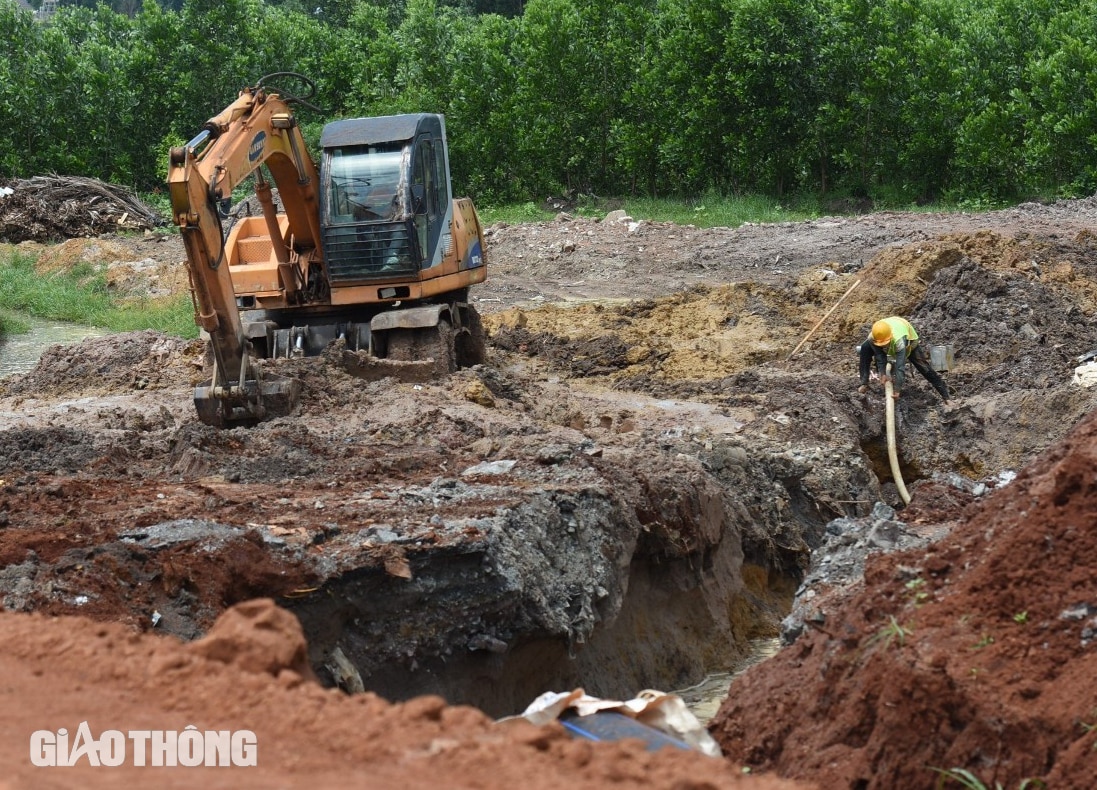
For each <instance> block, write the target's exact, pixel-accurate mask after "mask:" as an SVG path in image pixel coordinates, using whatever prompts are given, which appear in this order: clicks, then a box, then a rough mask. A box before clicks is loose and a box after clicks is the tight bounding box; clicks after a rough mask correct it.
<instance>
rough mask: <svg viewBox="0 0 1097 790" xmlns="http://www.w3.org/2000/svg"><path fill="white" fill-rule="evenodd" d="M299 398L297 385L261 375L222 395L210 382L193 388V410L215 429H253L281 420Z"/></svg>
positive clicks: (299, 384)
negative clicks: (259, 425)
mask: <svg viewBox="0 0 1097 790" xmlns="http://www.w3.org/2000/svg"><path fill="white" fill-rule="evenodd" d="M300 394H301V382H299V381H298V380H297V379H292V378H286V377H285V376H275V375H270V374H267V375H264V376H263V377H262V378H260V379H258V380H255V379H248V380H247V381H245V382H244V384H243V386H240V387H233V388H232V389H231V390H230V391H229V392H226V391H225V389H224V388H223V387H219V386H215V385H214V383H213V380H212V379H211V380H210V381H207V382H206V383H205V384H203V385H201V386H199V387H195V389H194V406H195V408H196V409H197V410H198V419H200V420H201V421H202V422H204V423H205V424H206V425H212V426H214V427H215V428H233V427H237V426H250V425H255V424H256V423H258V422H261V421H263V420H270V419H273V418H275V417H284V416H286V415H287V414H289V413H290V412H291V411H293V409H294V407H295V406H296V405H297V400H298V397H299V396H300Z"/></svg>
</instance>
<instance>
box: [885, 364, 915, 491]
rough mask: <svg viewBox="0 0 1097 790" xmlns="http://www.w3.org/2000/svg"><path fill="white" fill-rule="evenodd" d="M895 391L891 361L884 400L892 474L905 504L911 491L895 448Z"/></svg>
mask: <svg viewBox="0 0 1097 790" xmlns="http://www.w3.org/2000/svg"><path fill="white" fill-rule="evenodd" d="M893 393H894V389H893V388H892V386H891V363H888V367H887V381H886V382H885V383H884V400H885V401H886V403H885V409H884V411H885V412H887V430H888V462H889V463H890V464H891V476H892V477H894V478H895V487H896V488H898V489H899V496H901V497H902V498H903V503H904V504H907V505H909V504H910V493H909V492H908V491H907V487H906V484H905V483H904V482H903V473H902V472H900V471H899V454H898V452H897V451H896V449H895V397H894V394H893Z"/></svg>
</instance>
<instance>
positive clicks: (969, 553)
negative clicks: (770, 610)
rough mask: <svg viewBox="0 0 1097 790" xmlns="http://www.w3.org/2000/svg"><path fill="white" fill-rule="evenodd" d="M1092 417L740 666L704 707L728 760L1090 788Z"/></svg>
mask: <svg viewBox="0 0 1097 790" xmlns="http://www.w3.org/2000/svg"><path fill="white" fill-rule="evenodd" d="M1095 446H1097V418H1094V417H1093V416H1091V417H1089V418H1087V419H1086V420H1084V421H1083V422H1082V424H1081V425H1079V427H1078V428H1077V429H1076V430H1075V431H1074V432H1073V433H1072V434H1071V435H1070V436H1069V437H1068V438H1067V439H1066V440H1065V441H1063V442H1062V443H1061V444H1058V445H1056V446H1055V447H1054V448H1052V449H1051V450H1049V451H1048V452H1047V453H1045V454H1044V455H1043V456H1041V458H1040V459H1039V460H1038V461H1036V462H1035V463H1034V464H1032V465H1031V466H1029V467H1028V468H1026V469H1025V471H1024V472H1023V473H1022V474H1021V475H1020V476H1019V477H1018V478H1017V479H1016V480H1015V481H1014V482H1012V483H1010V484H1009V485H1008V486H1005V487H1004V488H1001V489H1000V490H998V491H996V492H995V493H994V494H993V495H992V496H989V497H987V498H986V499H985V500H983V501H981V502H979V503H978V504H977V505H974V506H972V507H970V508H969V509H968V511H967V513H966V514H965V517H964V518H963V519H962V520H961V521H960V522H959V523H958V524H957V525H956V526H955V527H954V529H953V530H952V531H951V533H950V534H948V535H947V536H945V537H944V538H942V539H941V540H940V541H938V542H936V543H934V544H931V545H930V546H929V547H928V548H927V549H925V550H922V551H906V552H900V553H895V554H890V555H887V556H880V557H878V558H875V559H874V560H872V561H870V563H869V564H868V567H867V568H866V572H865V580H864V586H863V589H860V590H858V591H857V592H856V593H855V594H853V595H851V596H850V597H849V598H848V600H844V601H841V602H840V603H839V602H838V601H831V605H830V606H829V607H828V616H827V617H826V620H825V623H824V624H821V625H819V626H818V627H816V628H814V629H809V631H808V633H806V634H805V635H804V636H802V637H801V638H800V639H799V640H798V641H797V642H796V643H794V644H793V645H792V646H791V647H789V648H787V649H786V650H784V651H782V652H781V653H780V654H778V656H777V657H775V658H774V659H772V660H771V661H769V662H767V663H766V664H765V665H763V666H760V667H757V668H756V669H755V670H753V671H749V672H748V674H747V676H746V677H745V678H744V679H743V680H742V682H740V683H739V684H737V686H736V688H735V692H734V693H733V694H732V696H731V698H729V700H728V702H727V703H726V704H725V705H724V707H723V708H722V709H721V711H720V713H719V715H718V717H717V719H716V720H715V721H714V723H713V732H714V734H715V735H716V737H717V739H718V740H719V742H720V743H721V745H722V746H723V747H724V749H725V750H726V752H727V753H728V755H729V756H730V757H731V758H732V759H733V760H741V761H743V762H745V763H747V764H749V765H753V766H755V767H756V768H759V769H763V770H776V771H777V772H778V773H780V774H781V775H783V776H790V777H800V778H805V779H811V780H812V781H816V782H818V783H819V784H821V785H822V786H824V787H864V788H892V787H929V786H932V785H933V783H934V781H935V780H936V778H937V775H936V774H935V772H934V770H933V769H934V768H940V769H943V770H950V769H954V768H962V769H966V770H968V771H971V772H972V773H973V774H974V775H975V776H977V777H979V778H980V780H981V781H982V782H983V783H984V784H985V785H986V786H987V787H991V786H995V787H997V786H1001V787H1018V786H1021V784H1022V782H1023V781H1024V780H1025V779H1026V778H1030V777H1037V778H1041V779H1043V780H1045V781H1046V782H1047V786H1048V787H1077V788H1082V787H1088V786H1090V785H1091V783H1092V779H1093V776H1094V772H1095V770H1097V750H1095V748H1094V735H1093V733H1092V732H1091V730H1092V729H1093V724H1094V721H1095V719H1097V697H1095V696H1094V690H1093V677H1094V673H1095V672H1097V653H1095V652H1094V651H1095V647H1097V641H1095V640H1097V593H1095V592H1094V589H1093V585H1092V578H1093V563H1092V561H1091V560H1090V559H1088V558H1091V557H1094V556H1097V545H1095V542H1097V537H1095V535H1094V532H1093V530H1092V529H1090V528H1089V527H1088V524H1089V521H1090V515H1089V514H1091V513H1092V512H1093V511H1094V508H1095V507H1097V502H1095V501H1094V498H1095V496H1097V489H1095V488H1094V486H1093V481H1092V470H1093V467H1094V462H1095V458H1094V447H1095Z"/></svg>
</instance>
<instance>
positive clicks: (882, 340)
mask: <svg viewBox="0 0 1097 790" xmlns="http://www.w3.org/2000/svg"><path fill="white" fill-rule="evenodd" d="M872 342H873V344H874V345H877V346H886V345H887V344H888V343H890V342H891V324H889V323H888V322H887V321H884V320H883V319H881V320H879V321H877V322H876V323H875V324H873V325H872Z"/></svg>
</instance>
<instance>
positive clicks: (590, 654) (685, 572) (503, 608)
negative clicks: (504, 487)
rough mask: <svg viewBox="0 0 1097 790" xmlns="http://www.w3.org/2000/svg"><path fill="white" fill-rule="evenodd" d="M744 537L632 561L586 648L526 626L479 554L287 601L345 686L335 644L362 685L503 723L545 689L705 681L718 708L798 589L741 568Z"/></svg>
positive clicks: (443, 558)
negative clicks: (614, 605)
mask: <svg viewBox="0 0 1097 790" xmlns="http://www.w3.org/2000/svg"><path fill="white" fill-rule="evenodd" d="M736 544H737V541H736V542H733V541H724V542H723V543H721V544H720V545H719V546H717V547H716V548H715V549H714V550H713V551H712V552H710V555H709V556H707V557H705V558H699V557H691V558H679V559H676V560H673V561H666V560H665V559H659V558H654V557H651V556H645V555H640V556H637V557H634V559H633V561H632V563H631V566H630V567H629V569H628V584H627V588H628V589H627V593H626V594H625V596H624V599H623V601H622V604H621V607H620V610H619V611H618V612H617V613H616V615H615V616H614V617H613V618H612V620H611V621H608V622H603V623H601V624H599V626H598V627H596V628H594V630H593V631H592V633H591V634H590V636H589V637H588V638H587V639H585V640H584V641H583V642H582V643H576V642H572V641H569V640H567V639H561V638H560V637H559V635H558V634H547V633H538V631H537V629H536V628H529V629H526V630H525V631H524V632H521V633H519V629H517V628H516V627H515V626H514V625H513V620H514V612H513V611H511V610H510V607H512V606H513V605H514V601H513V598H512V597H511V596H508V595H507V594H500V591H499V590H498V589H495V588H493V586H492V584H493V583H492V581H491V580H489V579H485V578H483V576H482V574H480V572H479V569H480V568H481V567H482V566H483V564H484V558H483V556H481V555H480V554H479V552H472V553H470V554H467V555H464V554H460V553H457V554H449V555H446V553H445V552H439V553H434V554H433V555H432V556H431V557H430V558H429V559H425V560H424V561H423V562H421V563H418V564H413V570H414V577H413V580H412V581H411V582H408V583H405V584H403V585H395V584H393V581H392V578H391V577H387V576H386V575H385V574H384V572H383V571H358V572H355V573H352V574H345V575H343V576H342V577H340V578H339V579H338V580H337V581H334V582H332V583H329V584H328V585H327V586H326V588H325V589H324V590H323V592H322V594H320V595H313V596H310V597H309V598H307V599H304V600H287V601H284V602H281V603H282V605H283V606H285V607H286V608H288V609H290V610H291V611H293V612H294V614H296V615H297V617H298V619H299V620H300V622H301V623H302V626H303V628H304V631H305V636H306V639H307V641H308V645H309V652H310V655H309V658H310V662H311V663H312V665H313V667H314V669H315V670H316V672H317V675H318V676H319V677H320V679H321V681H322V682H324V683H325V684H326V685H329V686H336V685H343V684H342V683H341V682H340V679H339V677H338V674H339V671H338V667H337V666H336V664H335V663H334V661H333V657H332V656H333V651H335V649H336V648H338V649H339V651H341V653H342V654H343V655H344V656H345V657H346V658H347V659H349V661H350V663H351V664H353V665H354V667H355V668H356V670H357V671H358V673H359V676H360V677H361V682H362V685H363V687H364V689H365V690H368V691H372V692H374V693H377V694H378V695H380V696H382V697H384V698H385V699H388V700H391V701H402V700H407V699H411V698H412V697H416V696H420V695H423V694H436V695H439V696H441V697H443V698H444V699H445V700H446V701H447V702H448V703H450V704H455V705H472V706H474V707H477V708H479V709H480V710H483V711H484V712H486V713H487V714H488V715H491V716H494V717H502V716H507V715H514V714H517V713H521V712H522V711H523V710H524V709H525V708H526V707H527V706H528V705H529V704H530V703H531V702H533V701H534V700H535V699H536V698H537V697H538V696H540V695H541V694H543V693H545V692H547V691H570V690H572V689H576V688H582V689H584V690H585V691H586V692H587V693H588V694H591V695H594V696H597V697H601V698H604V699H631V698H633V697H635V696H636V695H637V693H639V692H640V691H642V690H644V689H656V690H660V691H671V690H674V689H686V688H694V689H695V688H696V687H697V686H698V685H699V684H702V683H704V682H706V681H708V682H709V687H708V689H709V692H708V693H707V694H705V693H702V694H700V695H699V696H697V704H699V705H707V706H711V705H713V702H714V699H715V696H718V695H719V692H718V691H715V690H714V689H716V688H717V687H718V686H719V685H720V684H721V683H723V684H724V685H725V688H724V694H723V696H726V683H727V682H728V680H729V679H730V677H731V676H732V675H733V674H734V673H737V672H739V671H741V670H742V669H743V668H745V667H746V666H748V665H749V664H751V663H754V662H756V661H759V660H762V659H763V658H764V657H765V656H766V655H767V654H768V653H767V651H766V650H764V649H759V645H760V644H761V645H773V644H775V642H774V640H775V639H776V635H777V629H778V627H779V623H780V619H781V618H782V617H783V616H784V615H785V614H787V612H788V611H789V609H790V607H791V603H792V597H793V595H794V593H795V589H796V586H797V584H798V581H797V580H796V579H794V578H790V577H788V576H785V575H783V574H782V573H780V572H777V571H774V570H773V569H768V568H764V567H760V566H758V565H753V564H750V563H747V562H744V561H743V555H742V549H741V546H739V545H736ZM702 559H703V561H702ZM470 633H474V636H473V638H472V639H469V634H470ZM769 652H772V651H769ZM344 688H345V686H344ZM709 715H711V714H709Z"/></svg>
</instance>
